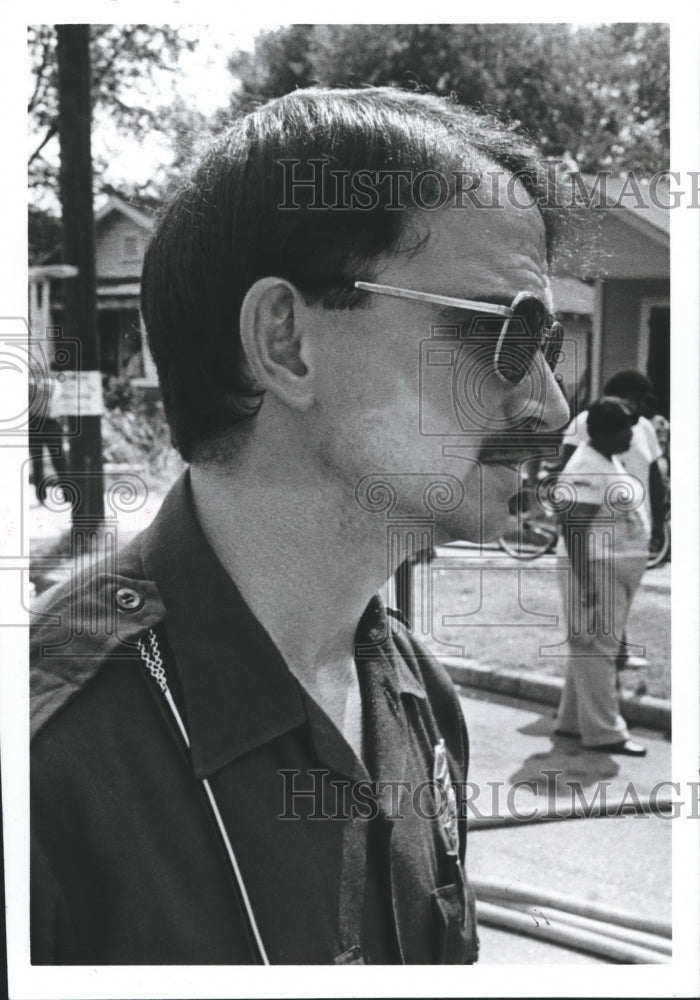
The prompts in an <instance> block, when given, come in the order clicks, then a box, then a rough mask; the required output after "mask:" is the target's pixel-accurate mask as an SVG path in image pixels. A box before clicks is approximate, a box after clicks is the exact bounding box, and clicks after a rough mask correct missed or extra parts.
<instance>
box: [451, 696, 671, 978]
mask: <svg viewBox="0 0 700 1000" xmlns="http://www.w3.org/2000/svg"><path fill="white" fill-rule="evenodd" d="M460 701H461V704H462V708H463V711H464V714H465V718H466V720H467V725H468V729H469V741H470V747H471V760H470V765H469V780H470V782H471V783H473V784H471V785H470V788H471V789H472V800H471V803H470V819H471V830H470V835H469V841H468V869H469V873H470V876H471V877H473V878H474V879H475V880H478V879H484V878H487V879H496V880H499V881H502V882H503V883H504V884H505V885H506V886H511V887H513V888H518V887H520V886H533V887H536V888H537V889H539V890H545V891H556V892H558V893H565V894H567V895H568V896H570V897H571V899H575V900H581V901H589V902H593V903H597V904H598V905H602V906H606V907H612V908H618V909H622V910H625V911H630V912H631V913H636V914H638V915H640V916H648V917H650V918H654V919H660V920H667V921H670V919H671V828H672V823H671V822H669V818H668V817H662V816H658V815H648V814H646V815H642V814H635V813H633V812H631V811H630V812H627V811H625V810H623V804H624V805H625V806H629V807H630V808H632V807H634V806H635V805H636V803H637V802H639V803H641V804H644V803H645V802H646V801H647V799H648V797H649V793H650V792H651V793H652V798H654V789H657V790H658V797H657V798H658V802H660V801H661V800H662V797H663V792H664V791H667V788H666V789H660V788H658V786H659V785H660V783H661V782H665V781H667V780H668V779H669V777H670V774H671V744H670V743H669V742H668V741H666V740H665V739H663V738H662V737H661V736H660V735H659V734H658V733H653V732H651V731H648V730H647V731H645V730H641V729H637V730H635V732H634V738H635V739H641V740H642V742H644V743H645V744H646V746H647V748H648V754H647V756H646V757H644V758H630V757H622V756H614V755H608V754H605V753H596V752H593V751H586V750H583V749H582V748H581V746H580V744H579V743H578V741H575V740H572V739H566V738H561V737H555V736H554V735H553V728H554V718H553V715H554V713H553V710H552V709H549V708H543V707H542V706H538V705H536V704H534V703H526V702H522V701H517V700H515V699H513V698H508V697H504V696H501V695H495V694H493V693H489V694H486V693H483V692H478V691H470V690H466V689H460ZM526 783H527V784H526ZM581 800H582V801H584V802H585V803H587V804H588V805H590V806H593V809H592V811H593V812H594V813H595V812H598V813H602V815H598V816H597V817H596V818H572V816H573V813H574V811H575V810H574V809H573V808H572V803H573V804H575V802H578V801H581ZM535 809H539V810H540V811H541V812H543V813H545V814H546V815H549V816H550V817H554V816H555V815H556V814H557V813H558V814H560V815H561V816H562V817H565V818H563V819H554V818H550V819H549V820H547V821H545V822H524V821H518V819H517V817H518V816H520V817H528V816H530V815H531V814H532V813H533V811H534V810H535ZM606 814H607V815H606ZM496 815H500V816H501V817H502V818H506V819H510V822H509V823H508V825H501V826H491V825H489V820H492V819H493V818H494V816H496ZM532 917H533V933H534V934H535V935H536V934H537V925H538V923H539V924H540V925H541V926H544V921H543V919H542V911H541V910H537V909H536V908H535V907H533V908H532ZM480 937H481V957H480V962H483V963H485V964H487V963H495V964H506V963H507V964H511V963H514V962H523V963H529V964H540V963H545V962H546V963H576V964H589V963H598V962H600V961H601V959H599V958H597V957H595V956H591V955H586V954H585V953H579V952H574V951H571V950H570V949H569V948H562V947H559V946H557V945H554V944H551V943H548V942H547V941H546V940H544V939H543V938H541V937H540V938H539V939H538V937H537V936H534V937H531V936H520V935H515V934H513V933H509V932H507V931H504V930H502V929H499V928H495V927H491V926H488V925H486V924H484V923H483V922H482V924H481V928H480Z"/></svg>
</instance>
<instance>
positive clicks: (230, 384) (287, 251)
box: [142, 87, 561, 460]
mask: <svg viewBox="0 0 700 1000" xmlns="http://www.w3.org/2000/svg"><path fill="white" fill-rule="evenodd" d="M283 161H287V164H286V166H285V165H284V163H283ZM289 161H294V164H295V166H290V163H289ZM314 161H316V162H317V163H318V161H321V162H322V163H323V164H325V168H327V170H328V171H329V172H330V171H345V172H347V177H353V176H357V175H358V174H359V173H360V172H363V171H380V172H388V171H394V172H395V171H398V170H404V171H410V172H411V175H412V176H415V175H417V174H418V173H420V172H422V171H438V172H440V173H441V175H442V176H446V177H448V179H449V177H450V176H452V177H453V178H454V172H462V179H461V181H460V179H459V178H457V179H456V180H454V183H453V188H459V186H460V183H466V185H467V187H468V186H469V185H470V181H466V182H465V181H464V177H465V176H466V175H467V174H468V175H470V176H471V177H472V178H480V177H482V176H483V175H484V173H485V172H486V171H489V170H494V169H497V170H503V171H505V172H507V173H508V174H509V175H513V176H516V177H517V178H518V180H519V181H520V182H521V183H522V184H523V186H524V187H525V189H526V191H527V193H528V195H529V196H530V198H531V199H533V200H536V201H537V204H538V207H539V209H540V212H541V214H542V218H543V220H544V224H545V231H546V235H547V244H548V250H549V251H551V248H552V245H553V242H554V232H555V228H557V223H558V221H559V218H560V217H561V210H560V209H557V207H556V205H557V199H556V198H554V199H552V191H553V185H554V184H555V177H554V172H553V170H552V169H551V168H550V167H548V165H547V164H546V163H545V162H543V161H542V159H541V158H540V157H539V155H538V154H537V152H536V150H535V149H534V147H532V146H531V145H530V144H529V143H528V142H527V141H526V140H525V139H524V138H523V137H522V136H520V135H518V133H517V132H515V131H514V130H513V129H512V128H511V127H509V126H507V125H504V124H503V123H501V122H499V121H497V120H496V119H495V118H493V117H490V116H487V115H482V114H477V113H476V112H474V111H470V110H467V109H465V108H463V107H461V106H459V105H458V104H456V103H455V102H453V101H451V100H448V99H444V98H439V97H436V96H434V95H430V94H419V93H413V92H408V91H402V90H399V89H396V88H389V87H382V88H366V89H361V90H351V89H348V90H338V89H335V90H331V89H323V88H320V87H312V88H309V89H306V90H298V91H295V92H294V93H292V94H288V95H286V96H285V97H281V98H278V99H276V100H273V101H270V102H269V103H268V104H265V105H263V106H261V107H259V108H258V109H256V110H255V111H253V112H251V113H250V114H248V115H245V116H243V117H241V118H240V119H239V120H237V121H236V122H235V123H234V124H233V126H232V127H231V129H230V130H229V131H228V132H227V133H226V134H225V135H224V136H223V137H222V138H220V139H219V140H218V141H216V142H215V144H214V145H213V147H212V148H211V149H210V151H209V152H208V153H207V154H206V156H205V157H204V159H203V160H202V161H201V162H200V164H199V166H198V167H197V168H196V170H195V171H194V172H193V174H192V176H191V178H190V179H189V181H188V182H187V183H186V184H185V185H184V186H183V188H182V190H181V191H180V193H179V194H178V195H177V196H176V197H175V199H174V200H173V201H172V202H171V204H170V205H169V206H168V207H167V209H166V210H165V211H164V213H163V214H162V215H161V217H160V219H159V221H158V223H157V226H156V229H155V232H154V234H153V237H152V239H151V242H150V245H149V247H148V250H147V253H146V257H145V262H144V270H143V279H142V310H143V316H144V320H145V324H146V328H147V330H148V336H149V343H150V347H151V351H152V353H153V357H154V360H155V363H156V366H157V368H158V373H159V378H160V384H161V390H162V393H163V400H164V404H165V410H166V414H167V417H168V420H169V422H170V427H171V432H172V436H173V441H174V443H175V445H176V446H177V448H178V449H179V450H180V452H181V454H182V455H183V457H184V458H185V459H187V460H189V459H190V458H192V456H193V455H194V454H195V453H196V452H197V450H198V449H199V448H200V446H201V445H203V444H206V443H207V442H210V441H212V440H214V439H216V438H218V437H220V436H221V435H222V434H224V433H225V432H226V431H228V430H230V429H231V428H232V427H233V426H234V425H235V424H236V423H238V422H239V421H241V420H244V419H246V418H249V417H251V416H252V415H253V414H255V413H256V412H257V410H258V408H259V406H260V403H261V401H262V391H261V388H260V387H259V386H258V385H256V384H255V382H254V381H253V380H252V379H251V376H250V373H249V371H248V370H247V366H246V364H245V359H244V357H243V350H242V347H241V342H240V337H239V329H238V323H239V315H240V309H241V304H242V302H243V299H244V297H245V294H246V292H247V290H248V289H249V288H250V286H251V285H252V284H253V283H254V282H255V281H257V280H258V279H260V278H262V277H264V276H266V275H273V276H276V277H280V278H285V279H287V280H289V281H291V282H293V283H294V284H295V285H296V286H297V287H298V288H299V290H300V291H301V293H302V294H304V296H305V297H306V299H307V301H310V302H320V303H322V305H323V306H324V307H327V308H353V307H355V306H362V305H363V304H366V301H367V298H368V296H367V295H366V293H363V292H358V291H357V290H352V289H351V288H348V287H347V284H348V283H349V279H351V278H352V279H365V280H371V279H372V277H373V264H374V262H375V261H376V258H377V257H378V256H379V255H380V254H381V253H382V252H386V251H389V250H392V251H394V252H406V253H411V252H415V251H416V250H418V249H420V247H421V246H422V243H421V242H420V240H419V238H418V236H417V234H416V233H415V232H412V231H411V221H412V218H413V217H414V215H415V213H414V212H412V211H411V210H410V209H412V208H414V207H415V206H414V205H410V206H407V207H408V209H409V210H408V211H400V210H397V208H396V205H395V204H394V206H393V207H391V205H392V198H393V197H394V198H395V192H394V193H392V190H391V187H390V185H389V184H388V183H387V184H379V185H378V186H377V188H376V191H377V194H378V195H379V197H378V201H377V203H376V204H375V205H372V206H371V207H369V208H364V209H363V208H357V207H355V208H341V209H339V208H337V207H335V208H334V207H333V205H334V203H335V200H336V199H337V197H338V190H337V188H336V187H335V183H334V184H333V186H332V188H331V190H329V192H328V196H327V199H322V201H325V202H326V207H323V205H321V206H320V207H319V206H318V197H317V194H316V192H314V191H313V190H311V189H310V188H304V189H302V188H300V187H299V186H298V185H297V187H296V188H295V190H294V192H293V195H294V201H296V203H297V204H298V206H299V207H297V208H293V207H292V208H281V207H280V206H281V205H283V204H285V203H287V204H288V203H289V190H288V188H287V189H285V178H286V179H287V181H288V180H289V177H290V171H292V170H293V177H294V178H295V179H296V180H298V179H304V178H309V177H310V176H311V171H312V170H313V169H314ZM316 169H317V170H318V169H319V168H318V166H317V167H316ZM285 171H286V173H285ZM328 176H329V178H330V176H331V174H330V173H329V174H328ZM336 176H337V175H336ZM471 183H473V180H472V182H471ZM428 187H429V186H428ZM463 190H464V188H462V191H463ZM426 191H427V188H426ZM424 197H425V199H426V201H427V200H428V195H427V193H426V194H425V195H424ZM431 197H432V196H431ZM455 200H460V201H461V202H463V204H464V205H465V206H468V205H469V201H468V199H466V198H462V197H460V198H459V199H455ZM452 203H453V202H452V201H451V202H450V204H452ZM343 204H344V202H343ZM552 204H553V206H554V207H551V206H552ZM419 207H424V206H419ZM344 279H345V281H346V285H345V287H344V284H343V281H344Z"/></svg>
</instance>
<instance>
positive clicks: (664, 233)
mask: <svg viewBox="0 0 700 1000" xmlns="http://www.w3.org/2000/svg"><path fill="white" fill-rule="evenodd" d="M582 180H583V182H584V184H585V186H586V190H587V191H588V193H589V195H590V196H591V208H594V209H595V210H597V211H606V212H615V213H617V214H618V215H619V217H620V218H621V220H622V221H623V222H625V223H627V224H628V225H630V226H632V227H634V228H635V229H641V230H642V231H646V233H647V235H649V236H651V238H652V239H654V238H655V239H657V241H659V242H664V243H665V244H666V245H668V238H669V234H670V232H671V210H670V208H668V207H667V203H668V191H667V190H666V189H665V188H664V186H663V185H662V184H660V183H657V180H655V179H654V178H644V177H637V176H636V175H635V174H633V173H631V172H630V173H628V174H626V175H625V176H624V177H612V176H611V175H609V174H607V173H606V172H605V171H601V172H600V173H598V174H584V175H583V176H582Z"/></svg>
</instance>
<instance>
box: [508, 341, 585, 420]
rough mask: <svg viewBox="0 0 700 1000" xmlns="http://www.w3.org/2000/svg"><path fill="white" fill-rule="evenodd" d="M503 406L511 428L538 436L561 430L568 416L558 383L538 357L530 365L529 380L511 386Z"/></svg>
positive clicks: (544, 362)
mask: <svg viewBox="0 0 700 1000" xmlns="http://www.w3.org/2000/svg"><path fill="white" fill-rule="evenodd" d="M506 406H507V412H508V416H509V417H510V418H511V419H512V421H513V423H514V424H517V425H518V426H520V427H525V426H526V427H527V429H528V430H530V431H536V432H538V433H541V434H543V433H546V432H548V431H549V432H553V431H559V430H561V429H562V428H563V427H566V425H567V424H568V422H569V419H570V416H571V414H570V411H569V404H568V403H567V402H566V400H565V399H564V394H563V393H562V391H561V389H560V388H559V383H558V382H557V380H556V379H555V378H554V375H553V373H552V371H551V369H550V367H549V365H548V364H547V363H546V361H545V360H544V358H543V357H542V356H541V355H540V356H538V357H537V358H535V360H534V361H533V370H532V372H531V373H530V376H526V377H525V378H524V379H523V380H522V382H520V383H519V384H518V385H517V386H514V388H513V391H512V393H511V394H510V396H509V399H508V400H507V403H506Z"/></svg>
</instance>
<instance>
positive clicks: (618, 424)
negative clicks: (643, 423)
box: [586, 396, 635, 439]
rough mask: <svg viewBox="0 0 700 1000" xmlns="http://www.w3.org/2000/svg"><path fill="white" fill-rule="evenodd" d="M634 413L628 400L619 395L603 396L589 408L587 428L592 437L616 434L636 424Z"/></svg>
mask: <svg viewBox="0 0 700 1000" xmlns="http://www.w3.org/2000/svg"><path fill="white" fill-rule="evenodd" d="M634 422H635V421H634V414H633V413H632V411H631V410H630V408H629V406H628V404H627V402H626V400H624V399H620V398H619V397H618V396H602V397H601V398H600V399H597V400H596V401H595V403H592V404H591V406H590V408H589V410H588V417H587V419H586V429H587V430H588V436H589V437H590V438H591V439H594V438H597V437H599V436H600V435H602V434H614V433H615V432H616V431H621V430H624V429H625V428H626V427H632V426H633V425H634Z"/></svg>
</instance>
